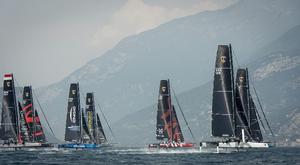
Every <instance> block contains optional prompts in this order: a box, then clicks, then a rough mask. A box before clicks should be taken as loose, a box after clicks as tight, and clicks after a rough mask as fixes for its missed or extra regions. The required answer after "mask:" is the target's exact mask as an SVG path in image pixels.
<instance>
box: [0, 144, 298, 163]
mask: <svg viewBox="0 0 300 165" xmlns="http://www.w3.org/2000/svg"><path fill="white" fill-rule="evenodd" d="M0 164H1V165H2V164H64V165H68V164H82V165H84V164H124V165H125V164H210V165H211V164H222V165H227V164H228V165H231V164H242V165H243V164H244V165H248V164H262V165H265V164H278V165H279V164H280V165H282V164H288V165H294V164H299V165H300V148H269V149H261V150H249V151H240V152H231V153H230V152H228V153H219V154H217V153H200V151H198V150H188V151H170V150H168V151H166V150H162V151H158V150H156V151H150V150H148V149H146V148H106V149H102V150H79V151H75V150H61V149H55V148H54V149H46V150H34V149H32V150H29V151H0Z"/></svg>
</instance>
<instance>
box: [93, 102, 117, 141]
mask: <svg viewBox="0 0 300 165" xmlns="http://www.w3.org/2000/svg"><path fill="white" fill-rule="evenodd" d="M97 105H98V108H99V110H100V112H101V114H102V116H103V118H104V120H105V123H106V124H107V126H108V128H109V131H110V133H111V135H112V137H113V138H114V140H115V141H116V142H118V140H117V138H116V136H115V134H114V133H113V131H112V129H111V127H110V125H109V123H108V121H107V119H106V117H105V115H104V113H103V111H102V108H101V106H100V104H99V103H97Z"/></svg>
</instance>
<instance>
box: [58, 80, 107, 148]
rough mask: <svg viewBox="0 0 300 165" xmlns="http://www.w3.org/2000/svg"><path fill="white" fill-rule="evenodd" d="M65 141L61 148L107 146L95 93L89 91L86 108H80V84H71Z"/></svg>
mask: <svg viewBox="0 0 300 165" xmlns="http://www.w3.org/2000/svg"><path fill="white" fill-rule="evenodd" d="M65 141H66V142H67V143H65V144H60V145H59V146H58V147H59V148H75V149H88V148H90V149H93V148H100V147H102V146H107V145H108V143H107V139H106V136H105V134H104V130H103V127H102V124H101V122H100V118H99V115H98V114H97V113H96V112H95V102H94V94H93V93H87V96H86V108H85V110H84V109H83V108H82V109H81V108H80V92H79V84H78V83H72V84H71V85H70V91H69V99H68V109H67V117H66V129H65Z"/></svg>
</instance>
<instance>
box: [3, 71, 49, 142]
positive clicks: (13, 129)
mask: <svg viewBox="0 0 300 165" xmlns="http://www.w3.org/2000/svg"><path fill="white" fill-rule="evenodd" d="M17 103H18V104H17ZM0 131H1V133H0V139H1V141H2V144H3V145H2V146H1V147H2V148H23V147H51V146H52V145H51V144H49V143H47V141H46V137H45V134H44V132H43V129H42V125H41V123H40V119H39V116H38V113H37V111H36V110H35V109H34V108H33V98H32V89H31V86H27V87H24V90H23V107H22V105H21V103H20V102H17V99H16V92H15V85H14V78H13V74H5V75H4V84H3V100H2V115H1V130H0Z"/></svg>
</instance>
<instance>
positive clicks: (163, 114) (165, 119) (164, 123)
mask: <svg viewBox="0 0 300 165" xmlns="http://www.w3.org/2000/svg"><path fill="white" fill-rule="evenodd" d="M170 90H171V89H170V82H169V80H161V81H160V88H159V96H158V107H157V118H156V121H157V123H156V139H157V140H159V141H160V142H159V143H154V144H149V146H148V147H149V148H193V147H194V144H193V143H187V142H184V137H183V134H182V131H181V128H180V125H179V121H178V118H177V115H176V111H175V107H174V105H173V104H172V102H171V92H170Z"/></svg>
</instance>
